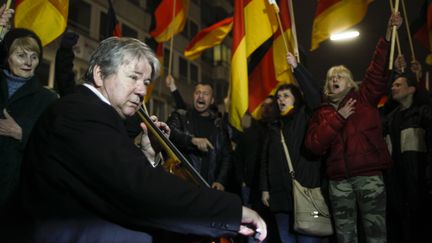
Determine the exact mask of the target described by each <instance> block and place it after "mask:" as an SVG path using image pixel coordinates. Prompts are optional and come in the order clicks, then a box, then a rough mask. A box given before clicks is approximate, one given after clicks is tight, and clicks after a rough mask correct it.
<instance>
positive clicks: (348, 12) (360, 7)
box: [311, 0, 373, 51]
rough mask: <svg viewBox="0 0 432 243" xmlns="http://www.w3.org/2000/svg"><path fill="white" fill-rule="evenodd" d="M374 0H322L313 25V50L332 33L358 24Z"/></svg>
mask: <svg viewBox="0 0 432 243" xmlns="http://www.w3.org/2000/svg"><path fill="white" fill-rule="evenodd" d="M371 2H373V0H320V1H318V5H317V8H316V12H315V19H314V22H313V27H312V43H311V51H313V50H315V49H316V48H318V46H319V43H321V42H323V41H325V40H327V39H328V38H329V37H330V35H331V34H332V33H338V32H342V31H344V30H347V29H348V28H350V27H352V26H354V25H356V24H358V23H359V22H360V21H361V20H362V19H363V18H364V16H365V15H366V12H367V9H368V5H369V3H371Z"/></svg>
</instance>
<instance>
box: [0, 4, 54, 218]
mask: <svg viewBox="0 0 432 243" xmlns="http://www.w3.org/2000/svg"><path fill="white" fill-rule="evenodd" d="M12 13H13V10H9V9H8V10H5V6H4V5H3V6H2V7H1V8H0V25H1V24H2V23H7V22H8V21H9V19H10V18H11V16H12ZM1 27H4V28H5V27H6V24H4V25H3V26H1ZM0 48H1V49H0V60H1V64H3V66H2V67H1V68H0V69H1V70H0V224H2V223H4V222H5V221H6V224H7V219H6V218H7V216H6V214H12V211H13V210H11V207H12V205H14V204H15V203H14V200H13V198H14V193H15V191H16V188H17V185H18V181H19V174H20V167H21V158H22V151H23V149H24V147H25V145H26V142H27V139H28V136H29V133H30V131H31V130H32V128H33V125H34V124H35V122H36V120H37V119H38V117H39V116H40V114H41V113H42V111H43V110H45V108H46V107H47V106H48V105H49V104H50V103H51V102H52V101H54V100H55V99H56V97H57V96H56V95H55V94H54V93H53V92H51V91H49V90H48V89H46V88H44V87H43V86H42V85H41V84H40V82H39V81H38V79H37V77H36V76H35V71H36V69H37V68H38V66H39V63H40V62H41V60H42V45H41V41H40V39H39V37H38V36H37V35H36V34H35V33H33V32H32V31H30V30H26V29H12V30H10V31H9V32H7V33H6V35H5V37H4V39H3V41H2V42H1V47H0Z"/></svg>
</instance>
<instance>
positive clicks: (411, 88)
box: [408, 86, 416, 94]
mask: <svg viewBox="0 0 432 243" xmlns="http://www.w3.org/2000/svg"><path fill="white" fill-rule="evenodd" d="M408 90H409V93H410V94H414V93H415V92H416V87H414V86H409V87H408Z"/></svg>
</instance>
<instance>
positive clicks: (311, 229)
mask: <svg viewBox="0 0 432 243" xmlns="http://www.w3.org/2000/svg"><path fill="white" fill-rule="evenodd" d="M280 135H281V142H282V146H283V148H284V152H285V156H286V159H287V161H288V168H289V171H290V175H291V178H292V186H293V188H292V190H293V201H294V230H295V231H297V232H298V233H301V234H305V235H312V236H328V235H332V234H333V226H332V222H331V219H330V213H329V209H328V207H327V204H326V202H325V200H324V197H323V195H322V193H321V188H320V187H314V188H308V187H304V186H302V185H301V184H300V182H298V181H297V180H296V179H295V172H294V167H293V165H292V162H291V158H290V156H289V152H288V147H287V145H286V143H285V138H284V135H283V133H282V129H281V130H280Z"/></svg>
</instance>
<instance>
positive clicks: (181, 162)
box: [137, 104, 233, 243]
mask: <svg viewBox="0 0 432 243" xmlns="http://www.w3.org/2000/svg"><path fill="white" fill-rule="evenodd" d="M137 114H138V116H139V117H140V118H141V120H142V121H143V122H144V124H145V125H146V127H147V129H148V132H149V133H151V134H152V135H154V136H155V137H156V139H157V141H158V143H159V144H160V145H161V146H162V148H163V149H164V150H165V152H166V153H167V154H168V159H167V160H165V162H164V163H163V165H162V166H163V168H164V169H165V171H167V172H168V173H170V174H173V175H175V176H177V177H180V178H182V179H184V180H186V181H191V182H192V183H194V184H196V185H198V186H203V187H207V188H210V185H209V184H208V182H207V181H206V180H205V179H204V178H203V177H202V176H201V174H200V173H199V172H198V171H197V170H196V169H195V167H193V165H192V164H191V163H190V162H189V161H188V160H187V159H186V157H185V156H184V155H183V154H182V153H181V152H180V151H179V150H178V149H177V147H176V146H175V145H174V144H173V143H172V142H171V141H170V140H169V139H168V138H167V137H166V136H165V134H164V133H163V132H162V131H161V130H160V129H159V128H158V127H156V125H155V124H154V122H153V121H152V120H151V118H150V116H149V115H148V112H147V109H146V107H145V105H144V104H142V105H141V106H140V108H139V110H138V112H137ZM173 236H174V238H175V239H170V241H171V240H172V241H175V242H188V243H230V242H233V240H232V239H227V238H224V237H221V238H217V239H209V238H205V237H197V236H192V237H187V236H186V237H184V236H180V235H178V234H175V233H173ZM203 238H204V239H203Z"/></svg>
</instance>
